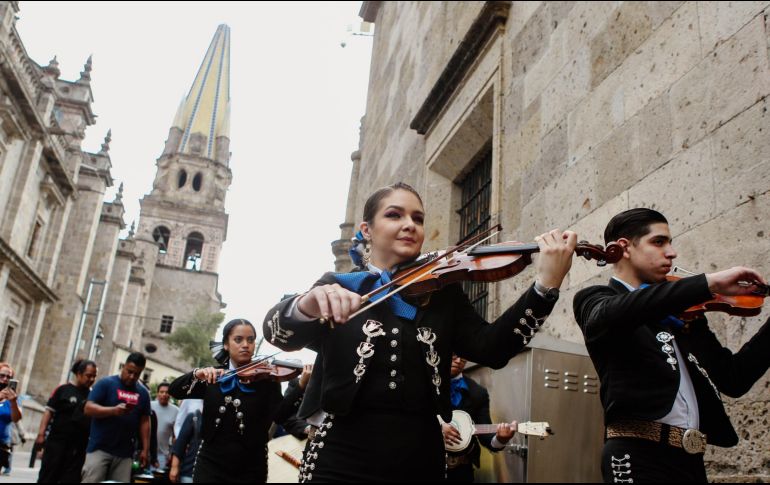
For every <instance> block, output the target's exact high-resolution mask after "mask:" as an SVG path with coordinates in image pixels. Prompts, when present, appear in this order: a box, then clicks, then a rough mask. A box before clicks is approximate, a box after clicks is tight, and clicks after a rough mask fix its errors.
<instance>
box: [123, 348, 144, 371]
mask: <svg viewBox="0 0 770 485" xmlns="http://www.w3.org/2000/svg"><path fill="white" fill-rule="evenodd" d="M129 362H131V363H133V364H135V365H136V366H137V367H139V368H140V369H144V366H145V365H147V359H145V358H144V354H142V353H141V352H132V353H130V354H129V355H128V357H126V364H128V363H129Z"/></svg>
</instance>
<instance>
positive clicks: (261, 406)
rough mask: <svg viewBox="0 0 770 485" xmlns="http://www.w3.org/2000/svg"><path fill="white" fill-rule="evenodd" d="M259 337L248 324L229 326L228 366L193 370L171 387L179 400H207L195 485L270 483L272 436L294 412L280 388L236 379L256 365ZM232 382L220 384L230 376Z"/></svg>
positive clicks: (248, 377)
mask: <svg viewBox="0 0 770 485" xmlns="http://www.w3.org/2000/svg"><path fill="white" fill-rule="evenodd" d="M255 339H256V331H255V329H254V326H253V325H252V324H251V323H249V322H248V321H247V320H243V319H236V320H231V321H230V322H228V323H227V325H225V328H224V329H223V331H222V343H223V349H224V353H223V354H224V355H222V357H223V358H221V360H220V359H218V360H220V362H224V364H223V365H221V366H218V367H207V368H203V369H195V370H193V371H192V372H190V373H188V374H185V375H183V376H181V377H179V378H178V379H176V380H175V381H174V382H173V383H171V387H170V388H169V393H170V394H171V396H173V397H174V398H176V399H203V428H202V438H203V439H202V443H201V446H200V449H199V450H198V457H197V460H196V463H195V470H194V472H193V480H194V482H195V483H222V482H229V483H253V482H265V481H266V479H267V449H266V446H265V445H266V444H267V441H268V430H269V428H270V425H271V424H272V422H273V421H274V420H275V421H277V422H280V421H282V420H283V419H285V418H286V417H288V416H290V415H291V414H292V413H293V412H294V410H295V406H294V403H285V404H284V402H283V396H282V394H281V385H280V383H279V382H276V381H274V380H271V379H256V378H254V375H255V371H254V370H253V369H252V371H249V372H240V373H237V374H236V373H235V372H234V371H233V370H234V369H237V368H242V367H244V366H246V365H247V364H249V363H250V362H252V357H253V355H254V350H255ZM228 370H229V371H233V372H228V374H229V375H230V376H231V377H230V378H226V379H222V376H223V374H225V372H226V371H228Z"/></svg>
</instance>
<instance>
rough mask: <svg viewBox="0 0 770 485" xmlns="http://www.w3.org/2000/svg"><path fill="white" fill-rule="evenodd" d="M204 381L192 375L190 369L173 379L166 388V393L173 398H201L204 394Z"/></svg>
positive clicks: (205, 384)
mask: <svg viewBox="0 0 770 485" xmlns="http://www.w3.org/2000/svg"><path fill="white" fill-rule="evenodd" d="M207 385H208V384H207V383H206V382H204V381H199V380H198V379H196V378H195V376H193V373H192V371H190V372H188V373H187V374H184V375H182V376H179V377H177V378H176V379H174V382H172V383H171V385H170V386H169V388H168V393H169V395H171V397H173V398H174V399H203V398H204V397H205V396H206V386H207Z"/></svg>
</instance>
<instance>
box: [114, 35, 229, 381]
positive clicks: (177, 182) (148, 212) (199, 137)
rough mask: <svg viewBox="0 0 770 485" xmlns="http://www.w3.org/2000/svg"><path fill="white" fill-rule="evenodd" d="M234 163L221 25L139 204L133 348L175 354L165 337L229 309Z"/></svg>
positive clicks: (226, 37)
mask: <svg viewBox="0 0 770 485" xmlns="http://www.w3.org/2000/svg"><path fill="white" fill-rule="evenodd" d="M229 162H230V28H229V27H228V26H226V25H220V26H219V27H218V28H217V31H216V34H215V35H214V38H213V40H212V41H211V44H210V45H209V48H208V51H207V52H206V55H205V57H204V58H203V63H202V64H201V66H200V68H199V69H198V73H197V74H196V76H195V80H194V81H193V84H192V87H191V88H190V91H189V92H188V93H187V95H186V96H185V97H184V98H183V99H182V101H181V103H180V104H179V108H178V109H177V112H176V116H175V117H174V121H173V124H172V126H171V129H170V130H169V133H168V139H167V140H166V144H165V148H164V150H163V153H162V154H161V156H160V157H159V158H158V160H157V173H156V175H155V181H154V183H153V188H152V192H151V193H150V194H148V195H146V196H145V197H144V198H143V199H142V200H141V202H140V204H141V212H140V219H139V226H138V228H137V231H136V236H135V239H136V244H137V249H138V251H139V252H140V254H143V257H140V258H138V260H137V263H136V264H135V265H134V268H132V274H133V275H134V276H141V279H143V280H144V284H143V286H144V290H145V291H144V292H145V298H140V300H144V301H142V302H140V303H139V305H138V307H139V308H137V310H138V313H139V314H144V315H145V318H144V319H143V320H144V321H143V322H142V323H141V324H139V325H132V329H131V330H130V335H128V337H129V341H130V342H132V343H133V346H135V347H139V345H137V344H139V342H140V341H141V347H140V349H141V350H143V351H148V349H154V348H157V350H158V351H157V354H155V355H153V356H152V357H153V358H161V359H163V360H167V359H168V356H171V355H174V354H175V352H173V351H170V350H169V349H167V348H166V347H165V345H164V342H163V341H164V338H165V336H167V335H168V334H169V333H171V332H172V331H173V329H174V328H176V327H177V326H179V325H184V322H185V321H189V319H190V318H191V317H192V315H193V314H194V313H195V312H196V311H199V310H203V311H205V312H208V313H214V312H217V311H219V310H220V309H222V308H223V307H224V304H223V303H222V298H221V295H220V294H219V292H218V290H217V284H218V273H217V270H218V265H219V254H220V251H221V250H222V243H223V242H224V241H225V238H226V236H227V221H228V216H227V214H226V213H225V195H226V193H227V189H228V187H229V186H230V183H231V182H232V172H231V171H230V167H229ZM135 270H136V271H135ZM141 307H144V308H141ZM148 344H151V345H148ZM153 353H154V352H153ZM181 362H182V361H176V362H175V363H176V364H177V365H180V364H181ZM181 365H184V366H187V365H189V364H181Z"/></svg>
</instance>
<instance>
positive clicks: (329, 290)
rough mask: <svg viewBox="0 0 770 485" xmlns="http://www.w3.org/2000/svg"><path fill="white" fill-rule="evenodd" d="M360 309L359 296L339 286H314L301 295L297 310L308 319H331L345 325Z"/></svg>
mask: <svg viewBox="0 0 770 485" xmlns="http://www.w3.org/2000/svg"><path fill="white" fill-rule="evenodd" d="M359 307H361V295H359V294H358V293H354V292H352V291H349V290H346V289H345V288H343V287H341V286H340V285H338V284H336V283H334V284H333V285H323V286H316V287H315V288H313V289H312V290H310V291H308V292H307V293H305V294H304V295H302V296H301V297H300V299H299V302H297V308H298V309H299V311H301V312H302V313H303V314H304V315H306V316H308V317H310V318H325V319H327V320H329V319H331V318H333V319H334V323H345V322H347V321H348V317H349V316H350V315H352V314H353V313H355V312H356V310H358V309H359Z"/></svg>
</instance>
